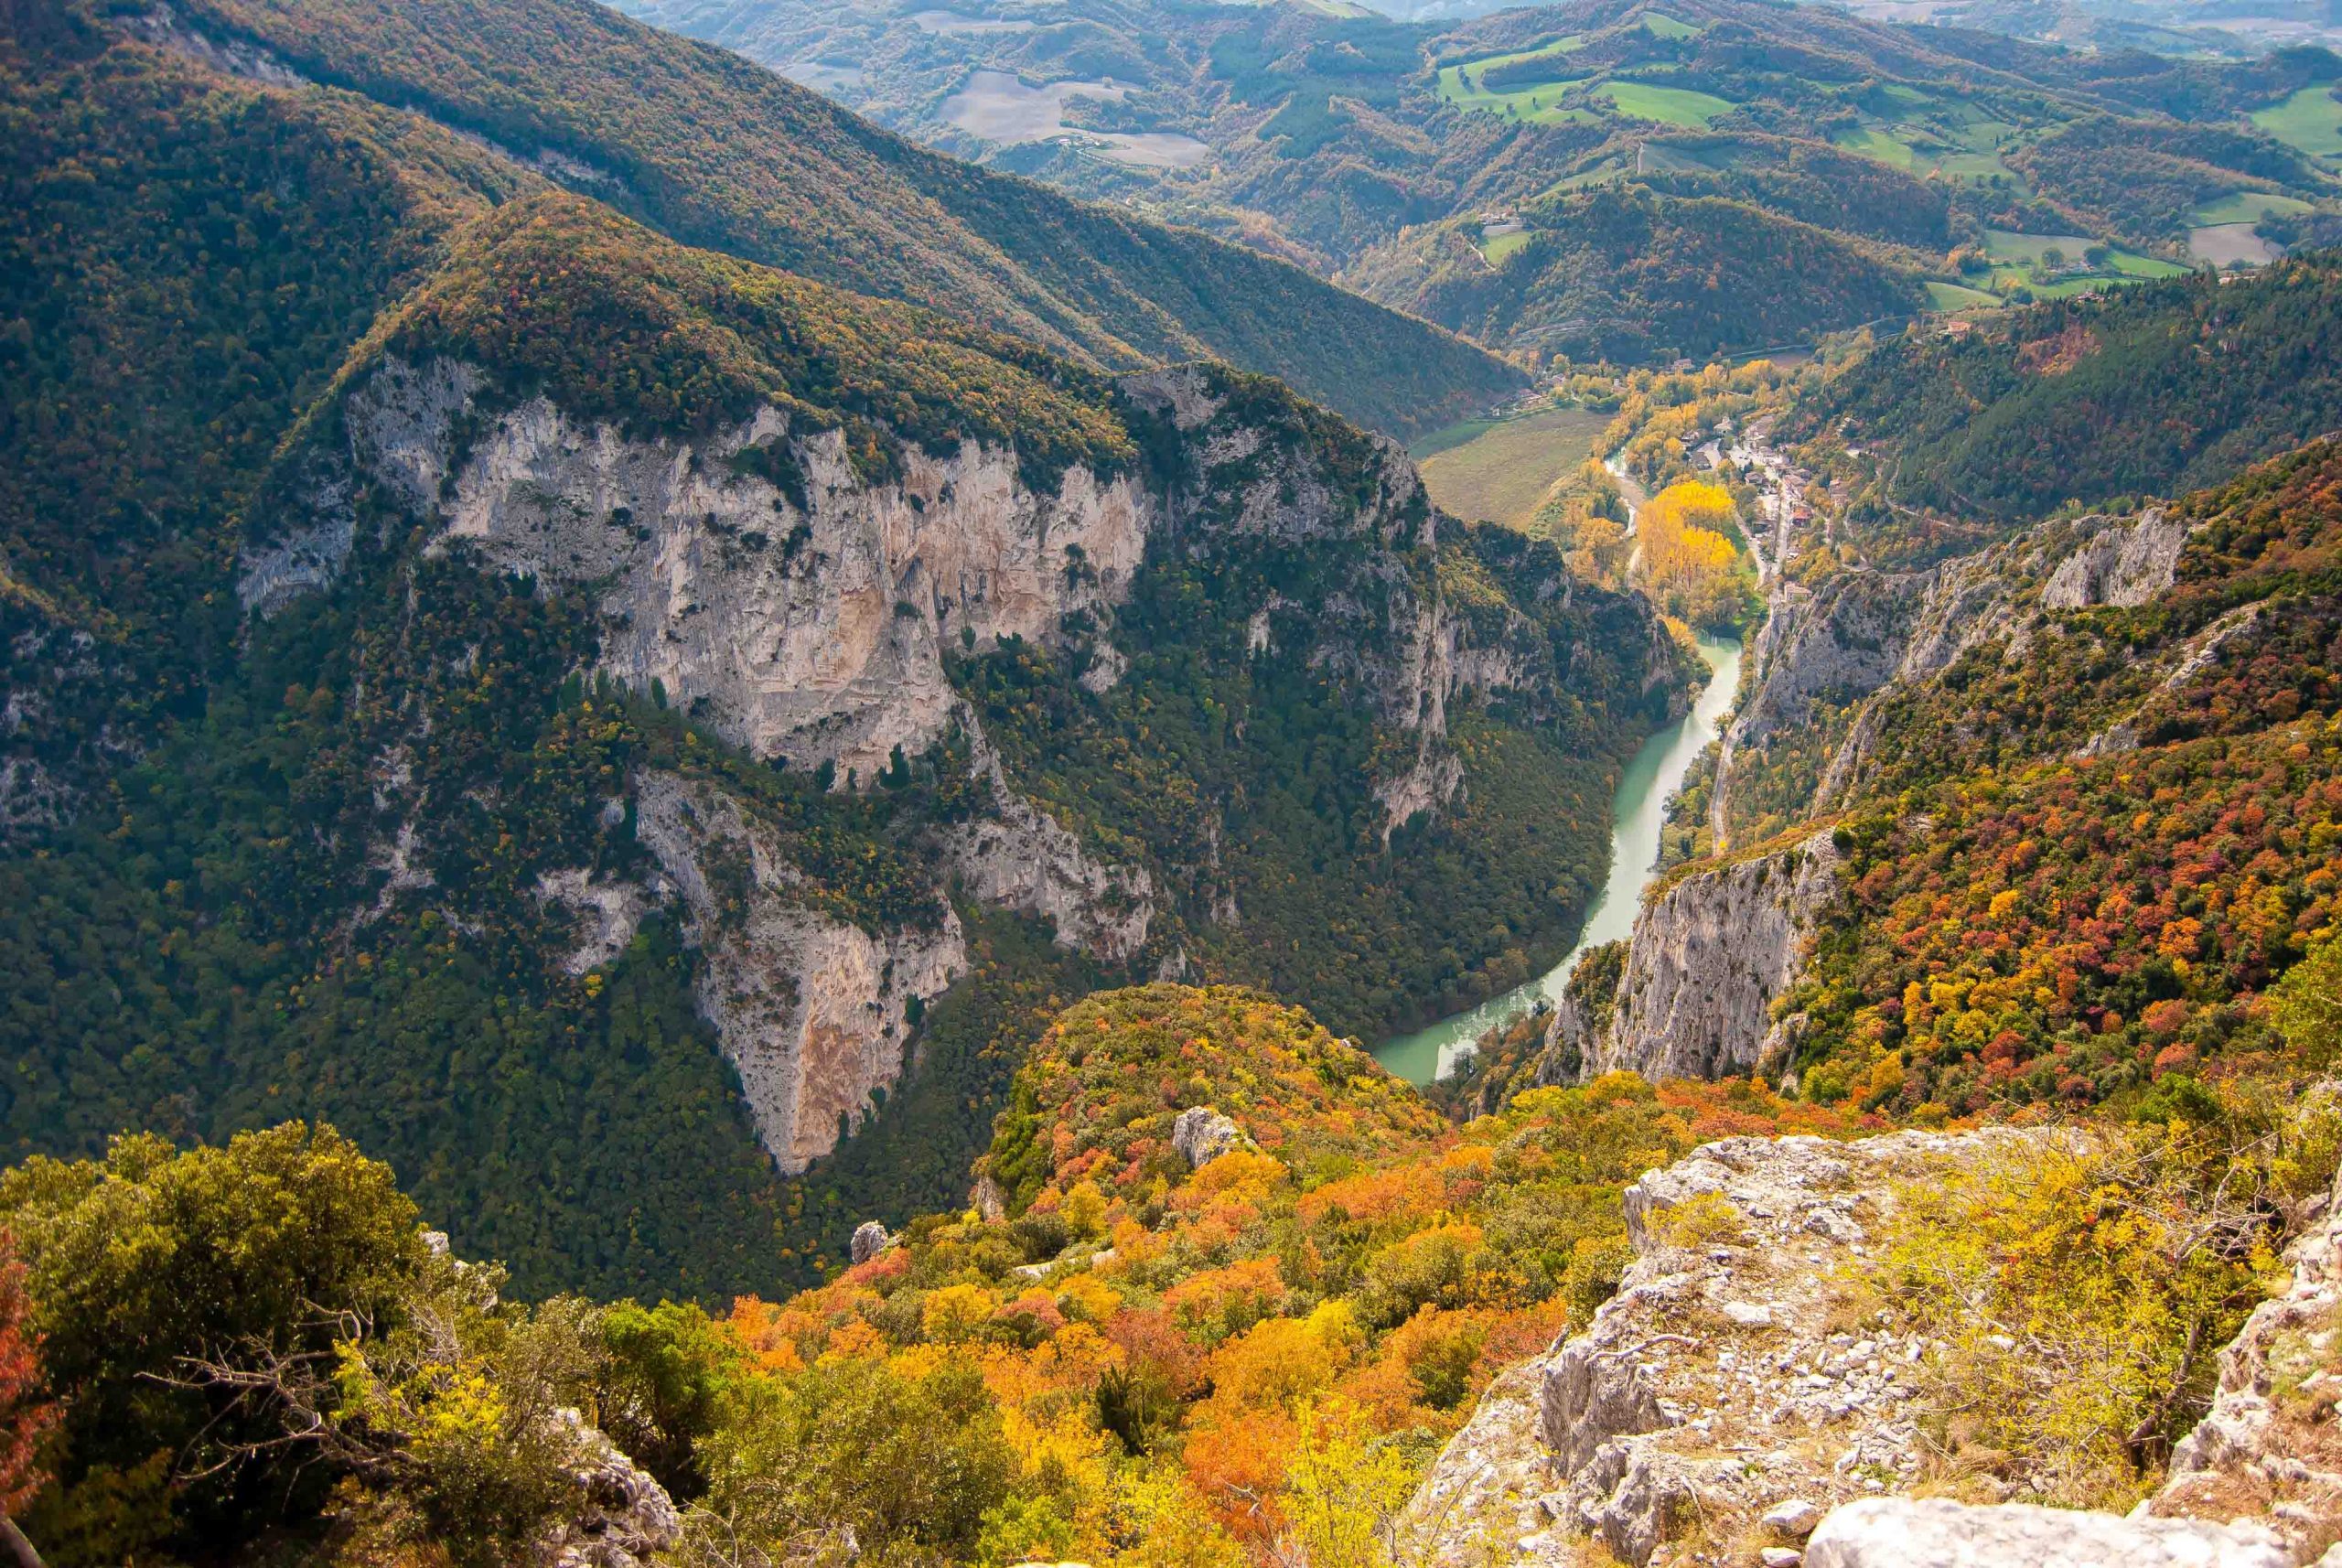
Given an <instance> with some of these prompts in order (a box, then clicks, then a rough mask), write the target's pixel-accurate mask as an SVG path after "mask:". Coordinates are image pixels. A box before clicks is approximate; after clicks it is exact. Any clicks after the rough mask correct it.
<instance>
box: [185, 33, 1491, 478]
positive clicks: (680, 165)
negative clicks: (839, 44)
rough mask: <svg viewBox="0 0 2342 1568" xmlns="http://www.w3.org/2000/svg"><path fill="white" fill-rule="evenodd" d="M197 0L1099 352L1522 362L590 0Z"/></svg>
mask: <svg viewBox="0 0 2342 1568" xmlns="http://www.w3.org/2000/svg"><path fill="white" fill-rule="evenodd" d="M180 15H182V16H184V17H185V19H186V21H187V22H188V25H190V26H192V27H195V28H197V29H198V30H199V31H202V32H206V33H209V34H214V35H217V36H220V37H221V38H237V39H242V40H245V41H248V42H250V43H252V44H254V45H257V46H259V47H261V48H264V49H266V50H267V51H269V53H270V54H271V55H273V56H274V57H275V58H276V59H279V60H281V61H282V62H284V63H285V65H288V66H290V67H291V68H292V69H294V70H297V71H299V72H300V73H302V74H303V75H306V76H308V77H310V78H313V79H316V80H317V81H327V82H331V83H334V84H336V85H339V86H344V87H348V88H349V89H352V90H353V91H358V92H360V93H363V94H365V95H367V96H368V97H371V98H373V99H376V100H377V101H379V102H384V103H388V104H392V105H394V106H397V107H402V108H409V109H414V110H416V111H419V112H421V113H424V114H427V115H429V116H431V117H432V118H433V119H435V120H437V121H439V122H441V123H442V124H446V125H449V126H452V127H454V128H456V129H457V130H459V131H462V132H464V133H467V134H473V135H478V136H482V137H485V138H487V139H489V141H490V142H492V143H494V144H497V145H500V146H502V147H505V148H508V149H510V150H511V151H513V152H514V153H515V154H517V155H518V156H520V157H521V159H522V160H523V161H526V162H531V163H533V164H534V166H536V167H538V168H539V169H540V170H541V171H543V173H545V174H546V175H547V176H548V177H552V178H553V179H555V180H557V181H560V182H562V183H564V184H567V185H569V186H571V187H573V188H575V189H578V190H580V191H582V192H584V193H585V194H587V195H590V196H592V197H594V198H595V199H597V200H601V201H605V202H607V203H608V204H609V205H611V206H613V207H616V208H617V209H619V210H620V211H623V212H626V213H628V215H629V216H632V217H635V218H638V219H639V220H642V221H644V222H646V223H649V224H650V225H651V226H652V227H654V228H657V229H659V230H661V231H664V232H666V233H669V234H671V235H672V236H674V237H675V238H676V239H678V240H681V241H683V242H686V243H689V244H695V245H704V246H708V247H711V248H714V249H717V250H722V251H726V252H731V253H732V254H735V255H738V256H742V257H744V258H746V259H748V260H751V261H757V262H763V263H768V264H770V265H774V266H780V267H785V268H788V269H789V270H790V271H792V272H796V273H800V274H804V275H805V276H808V277H812V278H816V279H819V280H821V281H822V282H825V283H830V284H833V285H838V286H841V287H844V288H849V289H853V290H855V291H857V292H860V293H864V294H872V295H886V296H891V297H894V298H899V299H908V300H911V301H914V302H917V303H919V304H924V305H928V306H933V307H935V308H938V309H941V310H944V311H947V312H949V313H951V314H953V315H956V316H959V317H963V318H967V319H971V320H975V321H980V322H983V324H985V325H987V326H991V327H994V328H1000V329H1001V330H1004V331H1008V332H1013V333H1015V334H1017V335H1018V336H1021V337H1024V338H1029V339H1031V340H1032V341H1034V342H1037V343H1039V344H1041V345H1042V346H1044V347H1046V348H1049V349H1055V350H1056V351H1058V352H1059V353H1063V354H1068V355H1070V356H1072V357H1074V358H1076V359H1078V360H1085V361H1087V362H1089V363H1091V364H1093V365H1095V366H1098V367H1100V368H1101V369H1108V370H1115V369H1121V370H1128V369H1134V368H1136V367H1138V366H1140V365H1142V364H1144V363H1147V362H1159V361H1164V360H1186V359H1195V358H1201V357H1207V356H1209V357H1212V358H1218V359H1225V360H1229V361H1230V362H1231V363H1234V364H1237V365H1240V366H1242V367H1244V368H1246V369H1248V370H1254V371H1262V372H1265V373H1268V374H1272V375H1276V376H1279V377H1282V378H1283V379H1284V380H1286V381H1290V382H1291V383H1292V384H1293V385H1294V386H1295V387H1297V388H1299V389H1300V390H1301V391H1303V392H1307V393H1309V394H1311V395H1313V396H1316V397H1321V398H1323V399H1325V400H1326V401H1327V403H1330V404H1332V405H1333V406H1334V407H1336V408H1338V409H1339V410H1341V411H1342V412H1343V413H1348V414H1349V415H1351V416H1353V417H1355V418H1357V419H1359V420H1361V421H1363V422H1364V423H1367V424H1372V425H1376V426H1379V427H1380V428H1382V429H1385V430H1389V431H1391V432H1393V433H1397V434H1402V435H1404V434H1407V433H1409V432H1411V431H1413V430H1415V429H1418V428H1429V427H1434V426H1436V425H1438V424H1444V423H1445V422H1446V421H1447V420H1449V419H1451V418H1453V417H1455V416H1456V415H1457V414H1459V413H1462V412H1463V411H1465V410H1466V409H1467V408H1469V407H1472V406H1474V405H1477V404H1478V403H1485V402H1487V401H1488V400H1489V399H1490V398H1492V397H1494V396H1496V395H1498V394H1499V393H1501V392H1504V391H1506V390H1507V389H1509V387H1511V386H1512V385H1514V384H1515V381H1516V376H1515V373H1514V372H1513V371H1511V370H1510V369H1509V367H1507V366H1505V365H1504V364H1502V363H1500V362H1499V361H1498V360H1494V359H1492V358H1490V357H1489V356H1488V355H1487V354H1485V353H1483V352H1481V351H1480V350H1478V349H1475V348H1473V347H1471V346H1470V345H1467V344H1463V343H1459V342H1456V341H1455V340H1454V339H1453V338H1449V337H1447V336H1446V335H1445V334H1444V333H1441V332H1438V331H1436V330H1434V329H1430V328H1425V327H1424V326H1423V325H1422V324H1421V323H1418V322H1413V321H1409V320H1406V319H1404V318H1402V317H1398V316H1395V315H1392V314H1391V313H1390V312H1388V311H1384V310H1381V309H1378V308H1376V307H1375V306H1370V305H1368V304H1366V303H1364V302H1362V301H1360V300H1359V299H1358V298H1357V297H1356V296H1354V295H1348V294H1345V293H1342V292H1341V291H1339V290H1337V289H1333V288H1329V287H1327V285H1324V284H1322V283H1320V282H1318V281H1317V280H1316V279H1313V278H1311V277H1309V276H1308V275H1307V274H1305V273H1303V272H1300V271H1298V270H1297V269H1295V268H1293V267H1290V266H1286V265H1283V264H1280V263H1276V262H1273V261H1271V260H1268V259H1266V258H1264V257H1262V256H1261V255H1259V254H1258V253H1256V252H1251V251H1247V250H1244V249H1241V248H1239V247H1234V246H1230V245H1226V244H1223V243H1220V242H1217V241H1214V240H1212V239H1209V238H1208V237H1206V236H1205V235H1202V234H1200V233H1196V232H1193V231H1183V230H1178V229H1171V228H1166V227H1164V226H1162V225H1160V224H1156V223H1152V222H1148V221H1145V220H1141V219H1138V218H1135V217H1133V216H1130V215H1127V214H1124V213H1120V212H1115V211H1112V210H1109V209H1104V208H1101V207H1094V206H1089V205H1085V204H1082V203H1080V202H1075V201H1069V200H1068V199H1065V198H1064V197H1062V196H1060V195H1058V194H1057V193H1055V192H1052V191H1050V190H1047V189H1046V188H1042V187H1040V186H1038V185H1035V184H1032V183H1029V182H1027V181H1025V180H1021V179H1015V178H1012V177H1003V176H999V175H994V174H989V173H986V172H983V171H982V170H979V169H975V168H972V167H970V166H967V165H966V164H963V163H961V162H959V161H957V160H955V159H951V158H947V157H940V156H935V155H934V154H931V153H929V152H927V151H925V150H923V149H921V148H919V147H917V146H915V145H911V144H909V143H907V142H905V141H903V140H902V139H901V138H899V137H897V136H895V135H893V134H889V133H887V132H886V131H883V130H880V129H879V128H878V127H876V126H875V125H873V124H869V123H868V122H867V121H864V120H861V119H858V118H856V117H855V116H854V115H852V114H850V113H843V112H842V111H841V110H839V109H838V108H837V107H836V106H835V105H834V104H833V103H831V102H828V101H827V100H825V99H823V98H822V97H821V96H820V95H819V94H817V93H814V92H811V91H808V90H806V89H804V88H801V87H800V86H798V85H796V84H795V83H793V82H790V81H786V80H784V79H782V78H780V77H779V76H777V75H775V74H773V73H772V72H770V71H768V70H762V69H760V68H758V67H756V66H752V65H750V64H748V63H747V62H746V61H744V60H743V59H740V58H739V57H738V56H736V55H733V54H730V53H727V52H725V51H723V50H720V49H714V48H708V47H705V46H704V45H700V44H695V43H693V42H690V41H688V40H685V39H682V38H676V37H674V36H673V35H671V34H667V33H661V32H658V31H655V30H653V29H651V28H649V27H642V26H640V25H639V24H637V23H634V22H630V21H628V20H627V19H625V18H624V17H621V16H618V15H617V14H615V13H613V12H611V11H608V10H607V9H605V8H604V7H602V6H600V5H595V4H592V3H591V0H510V3H506V0H495V3H489V0H457V3H456V4H454V5H446V4H434V5H424V4H422V3H421V0H320V3H308V0H302V3H298V4H295V3H294V0H192V3H191V4H188V5H186V6H185V7H184V8H183V10H182V11H181V13H180Z"/></svg>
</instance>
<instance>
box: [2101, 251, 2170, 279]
mask: <svg viewBox="0 0 2342 1568" xmlns="http://www.w3.org/2000/svg"><path fill="white" fill-rule="evenodd" d="M2109 264H2111V266H2112V267H2113V268H2114V270H2115V271H2116V272H2118V273H2121V274H2122V275H2123V276H2124V277H2130V278H2175V277H2177V276H2179V275H2180V274H2183V273H2185V272H2186V271H2187V269H2186V267H2183V266H2181V265H2180V264H2179V263H2176V262H2159V261H2157V260H2156V259H2155V258H2154V257H2153V256H2142V255H2139V254H2137V253H2136V252H2131V251H2117V252H2114V255H2113V258H2112V260H2111V263H2109Z"/></svg>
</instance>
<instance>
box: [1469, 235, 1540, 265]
mask: <svg viewBox="0 0 2342 1568" xmlns="http://www.w3.org/2000/svg"><path fill="white" fill-rule="evenodd" d="M1527 243H1529V231H1528V230H1526V229H1515V230H1514V231H1512V232H1511V233H1509V234H1499V235H1497V236H1496V237H1495V238H1493V239H1483V240H1482V241H1481V242H1480V254H1482V255H1484V256H1486V257H1488V260H1489V262H1490V263H1493V264H1497V265H1502V264H1503V262H1504V259H1505V258H1506V257H1507V256H1509V255H1510V254H1512V253H1513V252H1515V251H1518V250H1519V249H1520V247H1521V246H1523V245H1526V244H1527Z"/></svg>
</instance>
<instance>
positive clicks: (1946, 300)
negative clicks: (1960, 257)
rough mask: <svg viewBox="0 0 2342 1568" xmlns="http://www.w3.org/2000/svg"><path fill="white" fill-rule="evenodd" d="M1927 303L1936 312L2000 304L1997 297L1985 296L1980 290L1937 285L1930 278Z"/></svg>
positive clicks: (1959, 286) (1952, 284) (1951, 284)
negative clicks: (1933, 307)
mask: <svg viewBox="0 0 2342 1568" xmlns="http://www.w3.org/2000/svg"><path fill="white" fill-rule="evenodd" d="M2000 303H2001V302H2000V298H1999V296H1998V295H1990V294H1986V293H1985V292H1984V291H1983V290H1982V289H1981V288H1970V287H1968V286H1967V285H1965V284H1956V283H1937V282H1936V281H1935V280H1934V279H1932V278H1930V279H1929V280H1928V304H1930V305H1932V306H1935V307H1936V308H1937V309H1938V310H1972V309H1974V308H1975V307H1976V306H1980V305H1998V304H2000Z"/></svg>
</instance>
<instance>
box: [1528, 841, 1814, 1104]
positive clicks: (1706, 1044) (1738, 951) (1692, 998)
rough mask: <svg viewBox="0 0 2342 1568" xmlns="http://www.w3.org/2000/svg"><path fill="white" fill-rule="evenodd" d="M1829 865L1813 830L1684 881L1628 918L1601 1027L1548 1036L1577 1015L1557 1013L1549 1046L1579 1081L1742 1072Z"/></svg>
mask: <svg viewBox="0 0 2342 1568" xmlns="http://www.w3.org/2000/svg"><path fill="white" fill-rule="evenodd" d="M1839 868H1840V859H1839V855H1838V853H1837V851H1836V850H1835V849H1834V848H1833V847H1832V844H1831V842H1830V835H1829V833H1827V832H1817V833H1814V834H1812V835H1811V836H1810V837H1808V838H1807V839H1805V840H1804V841H1803V842H1801V843H1797V844H1794V845H1792V846H1790V847H1789V848H1788V849H1784V850H1781V851H1779V852H1778V853H1776V854H1767V855H1761V856H1757V857H1755V858H1752V859H1748V860H1742V861H1736V862H1732V863H1729V864H1726V865H1722V866H1718V867H1716V868H1714V869H1713V870H1709V871H1703V872H1698V873H1695V874H1693V875H1689V876H1686V877H1684V878H1683V879H1682V880H1681V881H1680V882H1678V883H1676V884H1675V885H1674V886H1672V887H1670V888H1669V889H1668V890H1667V891H1666V892H1665V893H1663V894H1661V895H1660V897H1658V898H1657V899H1655V900H1654V901H1652V902H1651V903H1650V904H1649V905H1647V906H1646V907H1645V908H1644V909H1643V912H1642V914H1641V916H1640V918H1638V919H1637V920H1636V922H1635V932H1634V936H1633V938H1632V940H1630V941H1629V942H1628V949H1627V961H1626V966H1625V968H1624V970H1623V971H1622V972H1621V973H1620V976H1619V980H1618V996H1617V1007H1616V1009H1615V1010H1614V1012H1613V1014H1612V1015H1611V1020H1610V1026H1609V1027H1608V1028H1606V1029H1605V1030H1602V1031H1599V1032H1597V1033H1595V1035H1594V1036H1592V1038H1590V1039H1588V1040H1585V1041H1583V1042H1572V1041H1564V1040H1562V1039H1560V1038H1559V1037H1558V1036H1559V1034H1560V1032H1561V1031H1563V1029H1565V1028H1567V1027H1569V1026H1571V1024H1572V1023H1573V1022H1574V1021H1575V1020H1576V1018H1577V1015H1576V1013H1575V1011H1574V1009H1573V1010H1571V1011H1570V1012H1569V1013H1568V1014H1567V1015H1566V1016H1565V1015H1563V1013H1562V1012H1559V1011H1557V1012H1556V1014H1555V1015H1554V1021H1553V1025H1552V1030H1551V1031H1550V1032H1549V1038H1551V1039H1552V1045H1551V1046H1549V1050H1552V1049H1554V1048H1555V1047H1558V1048H1559V1050H1560V1052H1561V1053H1562V1054H1563V1055H1564V1056H1574V1057H1576V1058H1577V1059H1578V1060H1579V1061H1580V1063H1581V1064H1582V1065H1581V1067H1580V1069H1579V1071H1580V1073H1581V1075H1582V1076H1585V1077H1589V1078H1590V1077H1595V1076H1597V1075H1599V1074H1601V1073H1605V1072H1610V1071H1614V1070H1617V1069H1627V1070H1628V1071H1632V1072H1638V1073H1640V1074H1642V1075H1643V1076H1644V1077H1646V1078H1708V1079H1713V1078H1722V1077H1724V1076H1725V1075H1727V1074H1731V1073H1745V1072H1746V1071H1747V1070H1748V1069H1751V1068H1753V1067H1755V1066H1756V1065H1757V1063H1758V1061H1759V1060H1760V1059H1761V1058H1763V1057H1764V1056H1765V1054H1766V1052H1767V1043H1768V1041H1770V1040H1771V1039H1772V1037H1773V1030H1774V1026H1773V1023H1772V1015H1771V1008H1772V1004H1773V999H1774V998H1775V997H1777V996H1778V995H1779V994H1780V993H1782V992H1783V991H1784V990H1785V989H1787V988H1788V986H1789V984H1790V983H1791V982H1792V981H1794V980H1795V979H1796V977H1797V974H1798V972H1799V966H1800V965H1801V963H1802V962H1803V960H1804V950H1805V943H1806V939H1807V938H1808V936H1810V934H1811V930H1812V923H1813V919H1814V917H1815V916H1816V915H1817V914H1818V913H1819V912H1820V911H1821V908H1823V907H1824V906H1825V905H1826V904H1827V903H1828V902H1829V901H1830V900H1831V899H1832V897H1835V896H1836V894H1837V891H1838V886H1839ZM1581 1026H1582V1025H1581Z"/></svg>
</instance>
